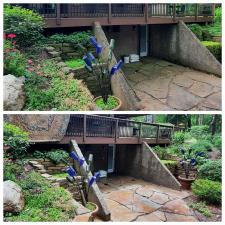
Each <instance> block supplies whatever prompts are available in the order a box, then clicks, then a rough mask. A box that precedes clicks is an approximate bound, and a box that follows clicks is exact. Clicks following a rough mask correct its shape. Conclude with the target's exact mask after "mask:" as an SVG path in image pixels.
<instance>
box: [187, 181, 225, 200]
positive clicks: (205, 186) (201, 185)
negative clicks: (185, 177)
mask: <svg viewBox="0 0 225 225" xmlns="http://www.w3.org/2000/svg"><path fill="white" fill-rule="evenodd" d="M191 188H192V192H193V193H194V195H196V196H197V197H199V198H200V199H202V200H204V201H206V202H208V203H216V204H218V203H219V204H220V203H221V199H222V184H221V183H220V182H216V181H211V180H203V179H199V180H196V181H195V182H194V183H193V184H192V185H191Z"/></svg>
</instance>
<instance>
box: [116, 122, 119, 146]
mask: <svg viewBox="0 0 225 225" xmlns="http://www.w3.org/2000/svg"><path fill="white" fill-rule="evenodd" d="M118 125H119V120H118V119H116V121H115V143H116V142H117V137H118V136H117V135H118Z"/></svg>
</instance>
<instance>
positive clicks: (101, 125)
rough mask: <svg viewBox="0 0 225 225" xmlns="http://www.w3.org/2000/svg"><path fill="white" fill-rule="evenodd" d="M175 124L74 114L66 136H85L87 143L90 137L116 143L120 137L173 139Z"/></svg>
mask: <svg viewBox="0 0 225 225" xmlns="http://www.w3.org/2000/svg"><path fill="white" fill-rule="evenodd" d="M174 129H175V128H174V126H173V125H163V124H156V123H147V122H138V121H137V122H136V121H133V120H128V119H120V118H112V117H107V116H99V115H83V114H73V115H71V116H70V122H69V125H68V127H67V131H66V136H80V137H83V138H82V139H83V142H84V143H85V141H86V139H87V138H88V137H104V138H112V139H114V141H115V143H116V142H117V140H118V139H119V138H137V140H138V142H141V141H142V139H155V140H156V142H157V143H158V141H159V140H160V139H169V140H170V139H171V135H172V134H173V132H174Z"/></svg>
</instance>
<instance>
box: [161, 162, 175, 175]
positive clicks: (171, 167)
mask: <svg viewBox="0 0 225 225" xmlns="http://www.w3.org/2000/svg"><path fill="white" fill-rule="evenodd" d="M161 162H162V163H163V164H164V165H165V166H166V167H167V168H168V169H169V171H170V172H171V173H172V174H173V175H177V169H178V162H177V161H175V160H161Z"/></svg>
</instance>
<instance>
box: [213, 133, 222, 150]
mask: <svg viewBox="0 0 225 225" xmlns="http://www.w3.org/2000/svg"><path fill="white" fill-rule="evenodd" d="M212 143H213V145H214V146H215V147H216V148H218V149H219V150H221V149H222V138H221V135H215V136H214V137H213V140H212Z"/></svg>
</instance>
